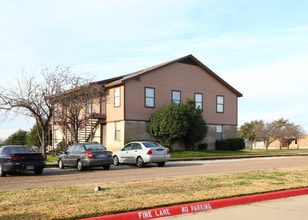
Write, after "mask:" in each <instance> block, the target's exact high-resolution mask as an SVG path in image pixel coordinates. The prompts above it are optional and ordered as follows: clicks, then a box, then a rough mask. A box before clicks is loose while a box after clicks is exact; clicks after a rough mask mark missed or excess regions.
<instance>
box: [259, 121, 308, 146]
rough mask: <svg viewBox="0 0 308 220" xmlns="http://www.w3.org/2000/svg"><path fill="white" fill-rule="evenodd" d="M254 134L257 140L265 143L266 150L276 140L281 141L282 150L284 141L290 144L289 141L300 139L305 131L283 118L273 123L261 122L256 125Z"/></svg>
mask: <svg viewBox="0 0 308 220" xmlns="http://www.w3.org/2000/svg"><path fill="white" fill-rule="evenodd" d="M254 134H255V140H259V141H263V142H264V144H265V147H266V149H268V147H269V145H270V144H271V143H273V142H274V141H275V140H279V141H280V148H281V147H282V142H283V141H286V142H289V140H296V139H298V137H299V136H300V135H302V134H303V129H302V128H301V126H299V125H295V124H293V123H290V122H289V121H288V120H285V119H283V118H281V119H279V120H276V121H272V122H264V121H262V120H261V121H258V122H257V123H255V124H254ZM288 146H289V144H288Z"/></svg>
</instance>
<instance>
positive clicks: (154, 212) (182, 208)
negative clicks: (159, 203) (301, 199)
mask: <svg viewBox="0 0 308 220" xmlns="http://www.w3.org/2000/svg"><path fill="white" fill-rule="evenodd" d="M306 194H308V188H301V189H293V190H284V191H278V192H271V193H263V194H256V195H250V196H241V197H235V198H228V199H218V200H212V201H206V202H196V203H190V204H183V205H175V206H169V207H165V208H156V209H148V210H140V211H134V212H126V213H120V214H113V215H105V216H99V217H93V218H84V220H85V219H86V220H115V219H116V220H127V219H129V220H140V219H156V218H162V217H168V216H174V215H181V214H188V213H194V212H201V211H207V210H212V209H218V208H222V207H227V206H233V205H240V204H247V203H253V202H260V201H266V200H273V199H281V198H286V197H291V196H299V195H306Z"/></svg>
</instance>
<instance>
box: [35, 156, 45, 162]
mask: <svg viewBox="0 0 308 220" xmlns="http://www.w3.org/2000/svg"><path fill="white" fill-rule="evenodd" d="M36 160H38V161H44V160H45V157H44V156H37V157H36Z"/></svg>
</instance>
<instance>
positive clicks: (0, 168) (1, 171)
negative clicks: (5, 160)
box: [0, 165, 6, 177]
mask: <svg viewBox="0 0 308 220" xmlns="http://www.w3.org/2000/svg"><path fill="white" fill-rule="evenodd" d="M0 176H1V177H4V176H6V172H4V170H3V168H2V165H0Z"/></svg>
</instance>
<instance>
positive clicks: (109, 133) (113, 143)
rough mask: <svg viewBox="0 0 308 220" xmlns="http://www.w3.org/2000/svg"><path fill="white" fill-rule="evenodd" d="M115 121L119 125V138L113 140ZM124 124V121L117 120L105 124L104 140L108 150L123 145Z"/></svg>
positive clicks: (114, 149)
mask: <svg viewBox="0 0 308 220" xmlns="http://www.w3.org/2000/svg"><path fill="white" fill-rule="evenodd" d="M115 123H118V125H119V126H120V128H119V129H120V139H119V140H115ZM124 125H125V122H124V121H117V122H108V123H107V124H106V136H105V138H106V139H105V140H106V145H105V146H106V147H107V148H108V150H111V151H116V150H118V149H119V148H120V147H121V146H123V145H124V135H125V133H124Z"/></svg>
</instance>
